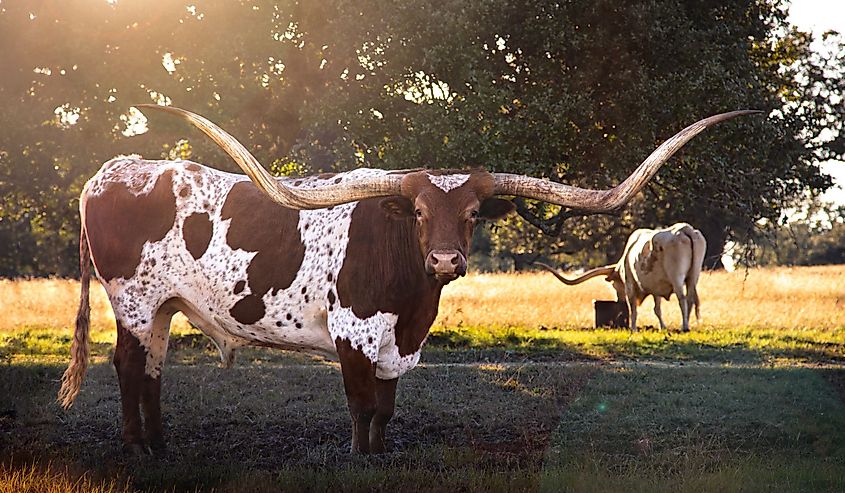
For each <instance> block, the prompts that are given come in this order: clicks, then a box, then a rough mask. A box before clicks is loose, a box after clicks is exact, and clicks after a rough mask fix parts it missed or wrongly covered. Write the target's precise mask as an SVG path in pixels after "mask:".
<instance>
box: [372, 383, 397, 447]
mask: <svg viewBox="0 0 845 493" xmlns="http://www.w3.org/2000/svg"><path fill="white" fill-rule="evenodd" d="M397 382H399V379H398V378H394V379H391V380H382V379H380V378H376V402H377V404H376V413H375V415H374V416H373V420H372V422H371V423H370V452H372V453H374V454H380V453H383V452H384V451H385V443H384V433H385V429H386V428H387V423H389V422H390V418H392V417H393V409H394V406H395V404H396V383H397Z"/></svg>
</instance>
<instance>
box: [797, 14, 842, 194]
mask: <svg viewBox="0 0 845 493" xmlns="http://www.w3.org/2000/svg"><path fill="white" fill-rule="evenodd" d="M789 21H790V22H791V23H792V24H795V25H796V26H798V28H799V29H801V30H802V31H811V32H813V33H816V34H821V33H823V32H825V31H830V30H833V31H838V32H839V33H843V34H845V1H844V0H792V5H791V7H790V9H789ZM822 169H823V170H824V172H825V173H828V174H830V175H831V176H833V180H834V183H835V185H836V186H835V187H834V188H833V189H832V190H830V191H828V192H827V193H825V194H824V195H823V196H822V198H823V199H824V200H829V201H832V202H836V203H838V204H842V205H845V162H842V161H826V162H824V163H822Z"/></svg>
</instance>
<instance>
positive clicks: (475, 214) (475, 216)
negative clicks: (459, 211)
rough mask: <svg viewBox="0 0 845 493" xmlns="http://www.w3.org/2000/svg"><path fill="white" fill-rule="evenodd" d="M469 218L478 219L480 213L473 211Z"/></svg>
mask: <svg viewBox="0 0 845 493" xmlns="http://www.w3.org/2000/svg"><path fill="white" fill-rule="evenodd" d="M469 217H471V218H473V219H476V218H478V211H472V212H470V213H469Z"/></svg>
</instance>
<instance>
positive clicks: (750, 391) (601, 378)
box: [542, 367, 845, 492]
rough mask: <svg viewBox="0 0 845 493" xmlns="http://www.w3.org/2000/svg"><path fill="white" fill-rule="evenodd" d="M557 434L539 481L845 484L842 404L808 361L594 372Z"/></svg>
mask: <svg viewBox="0 0 845 493" xmlns="http://www.w3.org/2000/svg"><path fill="white" fill-rule="evenodd" d="M829 371H833V370H829ZM835 372H836V374H835V375H834V374H831V375H828V376H830V377H833V378H836V379H839V380H845V370H835ZM553 443H554V444H555V445H553V446H552V447H551V448H550V450H549V453H548V456H547V459H546V468H545V470H544V473H543V483H542V484H543V488H542V490H544V491H666V492H669V491H842V490H843V489H844V488H845V406H844V405H843V402H842V400H841V399H840V398H839V397H838V395H837V394H836V392H835V391H834V390H833V389H832V388H831V386H830V385H829V384H828V382H827V381H826V380H825V378H824V375H822V374H821V373H820V372H818V371H812V370H809V369H805V368H671V369H665V368H642V367H636V368H624V369H613V370H606V371H602V372H601V373H599V374H597V375H595V376H594V378H593V379H592V381H591V383H590V385H589V386H588V387H587V388H586V389H585V390H584V393H583V394H582V396H581V398H580V399H579V400H578V402H576V403H575V404H574V405H573V406H571V407H570V408H569V409H568V410H567V411H566V412H565V413H564V414H563V416H562V417H561V424H560V427H559V428H558V430H557V432H556V433H555V436H554V438H553Z"/></svg>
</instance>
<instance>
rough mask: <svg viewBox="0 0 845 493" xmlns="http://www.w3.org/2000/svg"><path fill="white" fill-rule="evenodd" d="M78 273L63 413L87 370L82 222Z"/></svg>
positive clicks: (87, 265) (87, 275)
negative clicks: (78, 289) (74, 317)
mask: <svg viewBox="0 0 845 493" xmlns="http://www.w3.org/2000/svg"><path fill="white" fill-rule="evenodd" d="M79 270H80V272H81V278H80V283H81V289H80V294H79V310H78V311H77V312H76V330H75V331H74V333H73V343H72V344H71V346H70V364H68V367H67V370H65V373H64V375H62V388H61V389H59V395H58V401H59V403H60V404H61V406H62V407H63V408H65V409H68V408H70V406H72V405H73V401H74V399H76V395H77V394H79V388H80V387H81V386H82V379H83V378H85V371H86V370H87V369H88V343H89V336H88V329H89V327H90V325H91V303H90V301H89V296H88V294H89V291H90V286H91V257H90V251H89V247H88V233H87V232H86V231H85V220H84V219H83V220H82V230H81V232H80V234H79Z"/></svg>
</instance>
